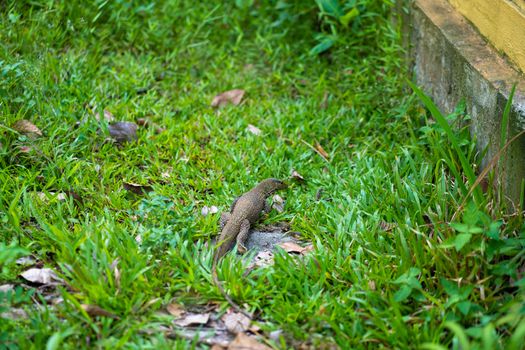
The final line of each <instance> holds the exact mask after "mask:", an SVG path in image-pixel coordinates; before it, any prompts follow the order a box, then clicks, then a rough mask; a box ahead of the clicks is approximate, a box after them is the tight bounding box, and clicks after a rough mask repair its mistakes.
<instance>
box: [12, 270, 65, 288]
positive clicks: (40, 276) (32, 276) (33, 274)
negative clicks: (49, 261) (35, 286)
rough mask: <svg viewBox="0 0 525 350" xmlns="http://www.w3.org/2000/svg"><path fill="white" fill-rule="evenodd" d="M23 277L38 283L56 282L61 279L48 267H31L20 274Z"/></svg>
mask: <svg viewBox="0 0 525 350" xmlns="http://www.w3.org/2000/svg"><path fill="white" fill-rule="evenodd" d="M20 276H22V277H23V278H25V279H26V280H28V281H29V282H32V283H39V284H50V283H57V282H62V279H60V278H59V277H58V276H57V275H56V273H55V272H54V271H53V270H52V269H49V268H43V269H38V268H31V269H29V270H27V271H24V272H23V273H21V274H20Z"/></svg>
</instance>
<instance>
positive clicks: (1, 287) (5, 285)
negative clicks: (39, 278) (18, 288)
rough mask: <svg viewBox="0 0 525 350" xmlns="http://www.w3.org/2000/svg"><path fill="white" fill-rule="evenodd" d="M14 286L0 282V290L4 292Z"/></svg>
mask: <svg viewBox="0 0 525 350" xmlns="http://www.w3.org/2000/svg"><path fill="white" fill-rule="evenodd" d="M14 288H15V285H14V284H2V285H1V286H0V292H2V293H5V292H9V291H10V290H13V289H14Z"/></svg>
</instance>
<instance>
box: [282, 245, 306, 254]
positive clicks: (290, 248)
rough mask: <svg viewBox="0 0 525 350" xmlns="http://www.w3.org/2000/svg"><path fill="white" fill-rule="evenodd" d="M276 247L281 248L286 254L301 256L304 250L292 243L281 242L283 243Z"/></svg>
mask: <svg viewBox="0 0 525 350" xmlns="http://www.w3.org/2000/svg"><path fill="white" fill-rule="evenodd" d="M278 246H279V247H281V248H283V249H284V251H285V252H287V253H297V254H302V253H303V252H304V250H305V248H304V247H301V246H300V245H299V244H297V243H294V242H283V243H280V244H279V245H278Z"/></svg>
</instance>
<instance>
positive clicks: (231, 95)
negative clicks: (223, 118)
mask: <svg viewBox="0 0 525 350" xmlns="http://www.w3.org/2000/svg"><path fill="white" fill-rule="evenodd" d="M245 92H246V91H244V90H241V89H234V90H229V91H225V92H223V93H222V94H219V95H217V96H215V97H214V98H213V101H211V106H212V107H222V106H224V105H226V104H228V103H231V104H233V105H234V106H238V105H239V104H240V103H241V101H242V98H243V96H244V94H245Z"/></svg>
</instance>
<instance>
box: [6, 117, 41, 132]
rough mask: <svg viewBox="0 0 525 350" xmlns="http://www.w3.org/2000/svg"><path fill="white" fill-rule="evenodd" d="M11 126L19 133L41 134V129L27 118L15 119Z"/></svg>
mask: <svg viewBox="0 0 525 350" xmlns="http://www.w3.org/2000/svg"><path fill="white" fill-rule="evenodd" d="M12 128H13V129H14V130H16V131H18V132H19V133H21V134H26V135H34V136H42V131H40V129H39V128H38V127H37V126H36V125H35V124H33V123H31V122H30V121H29V120H27V119H21V120H18V121H16V122H15V123H14V124H13V126H12Z"/></svg>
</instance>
